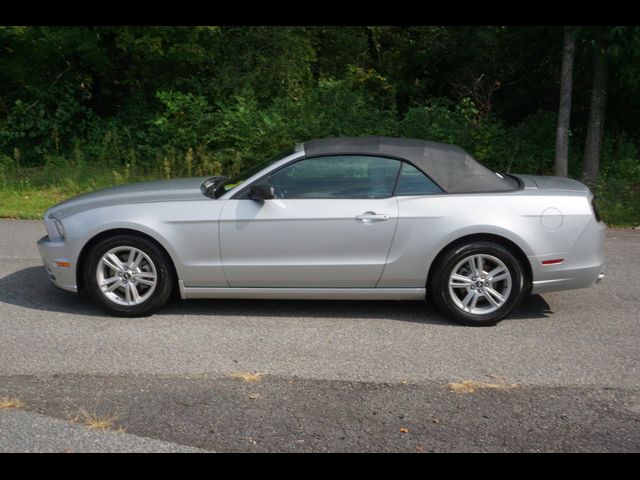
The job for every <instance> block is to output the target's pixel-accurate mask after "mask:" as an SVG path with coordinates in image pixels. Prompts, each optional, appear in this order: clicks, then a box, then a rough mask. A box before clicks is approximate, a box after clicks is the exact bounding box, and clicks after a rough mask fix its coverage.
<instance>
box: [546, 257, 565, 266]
mask: <svg viewBox="0 0 640 480" xmlns="http://www.w3.org/2000/svg"><path fill="white" fill-rule="evenodd" d="M562 262H564V258H556V259H555V260H543V261H542V264H543V265H553V264H554V263H562Z"/></svg>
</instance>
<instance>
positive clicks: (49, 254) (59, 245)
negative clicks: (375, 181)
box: [38, 236, 78, 292]
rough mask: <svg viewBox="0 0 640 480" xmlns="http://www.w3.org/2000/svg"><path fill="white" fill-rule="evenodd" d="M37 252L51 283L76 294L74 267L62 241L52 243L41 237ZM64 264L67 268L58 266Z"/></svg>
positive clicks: (66, 247)
mask: <svg viewBox="0 0 640 480" xmlns="http://www.w3.org/2000/svg"><path fill="white" fill-rule="evenodd" d="M38 251H39V252H40V257H42V263H44V268H45V270H46V272H47V275H49V280H51V283H53V284H54V285H55V286H56V287H59V288H62V289H63V290H67V291H69V292H77V291H78V285H77V281H76V267H75V264H74V262H73V261H72V259H71V258H70V255H69V252H68V246H67V245H66V244H65V243H64V241H53V240H50V239H49V237H48V236H45V237H42V238H41V239H40V240H38ZM65 263H66V264H69V266H68V267H63V266H60V264H65Z"/></svg>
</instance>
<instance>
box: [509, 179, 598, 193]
mask: <svg viewBox="0 0 640 480" xmlns="http://www.w3.org/2000/svg"><path fill="white" fill-rule="evenodd" d="M515 176H516V177H518V178H520V179H522V181H523V182H524V184H525V188H537V189H539V190H561V191H564V192H588V191H589V187H587V186H586V185H585V184H584V183H581V182H579V181H577V180H572V179H570V178H565V177H552V176H543V175H515Z"/></svg>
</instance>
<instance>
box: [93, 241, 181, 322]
mask: <svg viewBox="0 0 640 480" xmlns="http://www.w3.org/2000/svg"><path fill="white" fill-rule="evenodd" d="M120 246H122V247H135V248H137V249H139V250H141V251H142V252H144V253H145V254H146V255H147V256H148V257H149V258H150V259H151V261H152V262H153V264H154V266H155V269H156V286H155V289H154V290H153V292H152V293H151V295H150V296H149V298H147V299H146V300H145V301H143V302H142V303H139V304H137V305H121V304H118V303H115V302H113V301H111V300H110V299H108V298H107V297H106V296H105V294H104V293H103V292H102V290H101V289H100V287H99V286H98V280H97V279H96V271H97V269H98V263H99V262H100V259H101V258H102V256H103V255H104V254H105V253H106V252H108V251H109V250H111V249H112V248H116V247H120ZM84 267H85V268H84V272H83V275H84V284H85V286H86V290H87V294H88V295H89V297H90V298H91V299H92V300H93V301H94V302H95V303H97V304H98V305H99V306H101V307H102V308H103V309H105V310H106V311H107V312H108V313H110V314H112V315H116V316H119V317H145V316H148V315H151V314H152V313H154V312H155V311H156V310H158V309H159V308H160V307H162V306H163V305H164V304H165V303H166V302H167V300H168V299H169V297H170V296H171V294H172V292H173V289H174V285H175V275H174V273H173V268H172V265H171V260H170V259H169V258H167V255H166V254H165V253H164V252H163V251H162V250H161V249H160V248H159V247H158V246H157V245H156V244H155V243H153V242H151V241H149V240H147V239H145V238H143V237H139V236H136V235H116V236H113V237H109V238H106V239H104V240H102V241H100V242H98V243H97V244H96V245H94V246H93V247H92V248H91V250H90V251H89V252H88V255H87V259H86V261H85V262H84Z"/></svg>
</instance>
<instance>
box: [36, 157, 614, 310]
mask: <svg viewBox="0 0 640 480" xmlns="http://www.w3.org/2000/svg"><path fill="white" fill-rule="evenodd" d="M302 157H304V151H301V150H299V151H297V152H295V153H293V154H292V155H289V156H288V157H285V158H283V159H282V160H280V161H278V162H275V163H274V164H272V165H270V166H269V167H267V168H266V169H264V170H263V171H261V172H259V173H257V174H256V175H254V176H253V177H251V178H249V179H247V181H246V182H244V183H243V184H242V185H239V186H237V187H236V188H234V189H232V190H231V191H229V192H227V193H226V194H225V195H223V196H222V197H220V198H219V199H217V200H213V199H210V198H207V197H204V196H203V195H202V193H201V192H200V185H201V183H202V181H203V180H204V179H205V178H206V177H202V178H195V179H177V180H169V181H161V182H147V183H142V184H137V185H126V186H121V187H116V188H113V189H106V190H103V191H99V192H93V193H90V194H87V195H82V196H79V197H76V198H73V199H70V200H67V201H65V202H62V203H61V204H58V205H56V206H55V207H53V208H51V209H50V210H48V211H47V213H46V214H45V227H46V229H47V233H48V236H47V237H44V238H43V239H41V240H40V241H39V242H38V246H39V250H40V253H41V256H42V258H43V261H44V264H45V267H46V268H47V271H48V272H49V274H50V276H51V278H52V281H53V282H54V283H55V284H56V285H57V286H59V287H61V288H64V289H67V290H70V291H77V285H78V279H77V278H76V266H77V264H78V261H79V258H80V255H81V253H82V249H83V248H84V247H85V246H86V245H87V243H88V242H89V241H90V240H91V239H92V238H94V237H95V236H96V235H99V234H101V233H104V232H108V231H110V230H115V229H130V230H134V231H139V232H142V233H144V234H146V235H149V236H150V237H152V238H154V239H155V240H156V241H157V242H159V243H160V244H161V245H162V246H163V247H164V248H165V249H166V251H167V252H168V254H169V255H170V257H171V259H172V261H173V263H174V265H175V267H176V271H177V274H178V278H179V285H180V292H181V295H182V297H183V298H196V297H210V298H223V297H234V296H243V297H258V298H419V297H421V296H424V293H425V284H426V279H427V274H428V272H429V268H430V267H431V264H432V262H433V260H434V259H435V257H436V256H437V254H438V253H439V252H440V251H442V249H443V248H444V247H446V246H447V245H448V244H450V243H451V242H453V241H455V240H457V239H459V238H461V237H464V236H467V235H473V234H480V233H482V234H494V235H499V236H501V237H504V238H506V239H509V240H510V241H512V242H513V243H515V244H516V245H517V246H518V247H519V248H520V249H521V250H522V251H523V252H524V254H525V255H526V257H527V258H528V260H529V263H530V267H531V271H532V274H533V292H534V293H535V292H543V291H552V290H562V289H572V288H582V287H587V286H591V285H593V284H594V283H595V282H596V281H597V280H598V275H599V274H600V273H601V271H602V267H603V264H604V257H603V243H604V235H605V231H606V226H605V225H604V223H602V222H596V220H595V218H594V215H593V212H592V208H591V204H590V202H591V192H590V191H589V190H588V189H587V188H586V187H585V186H584V185H583V184H581V183H579V182H576V181H574V180H570V179H565V178H558V177H539V176H529V175H522V176H520V178H521V179H522V180H523V182H524V184H525V188H524V189H521V190H517V191H513V192H500V193H482V194H442V195H429V196H410V197H392V198H388V199H370V200H369V199H359V200H355V199H354V200H333V199H332V200H325V199H322V200H321V199H297V200H294V199H273V200H267V201H264V202H258V201H254V200H244V199H243V200H240V199H234V198H233V197H234V195H236V194H237V193H238V192H239V191H240V190H242V189H243V188H245V187H246V186H247V185H249V184H250V183H251V182H253V181H255V180H257V179H259V178H261V177H262V176H263V175H265V174H267V173H268V172H270V171H272V170H274V169H277V168H279V167H281V166H282V165H285V164H287V163H289V162H292V161H295V160H297V159H300V158H302ZM363 215H365V217H364V218H357V217H362V216H363ZM372 216H373V217H372ZM52 218H56V219H57V220H59V221H60V222H61V223H62V225H63V227H64V234H65V236H64V239H60V238H59V235H58V232H57V229H56V227H55V225H54V222H53V220H52ZM558 258H562V259H563V262H562V263H559V264H553V265H543V264H542V262H543V261H544V260H551V259H558ZM59 261H64V262H69V263H70V264H71V267H70V268H66V267H60V266H57V262H59Z"/></svg>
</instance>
